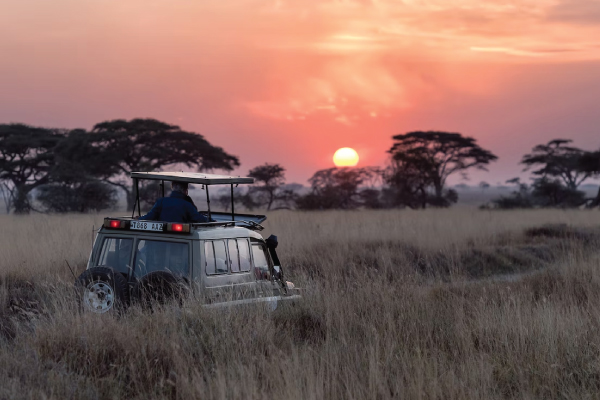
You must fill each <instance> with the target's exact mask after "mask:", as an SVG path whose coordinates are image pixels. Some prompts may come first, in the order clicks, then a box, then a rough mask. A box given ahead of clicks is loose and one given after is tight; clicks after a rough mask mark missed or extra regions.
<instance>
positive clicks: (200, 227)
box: [76, 172, 300, 313]
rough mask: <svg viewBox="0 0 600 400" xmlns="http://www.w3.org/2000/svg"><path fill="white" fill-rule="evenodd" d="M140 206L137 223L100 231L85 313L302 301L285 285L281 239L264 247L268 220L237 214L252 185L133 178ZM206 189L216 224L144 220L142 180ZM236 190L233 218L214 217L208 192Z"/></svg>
mask: <svg viewBox="0 0 600 400" xmlns="http://www.w3.org/2000/svg"><path fill="white" fill-rule="evenodd" d="M131 177H132V178H133V180H134V184H135V187H136V194H137V195H136V201H135V205H134V208H133V212H132V214H131V217H129V216H127V217H117V218H105V219H104V224H103V226H102V227H101V229H100V230H99V231H98V234H97V236H96V239H95V241H94V246H93V248H92V252H91V254H90V258H89V261H88V264H87V269H86V270H85V271H84V272H83V273H82V274H81V275H80V276H79V278H78V279H77V282H76V283H77V285H78V286H79V288H80V289H81V300H82V303H83V306H84V307H85V308H86V309H88V310H91V311H93V312H95V313H105V312H108V311H111V310H117V309H124V308H126V307H127V306H128V305H129V304H130V303H131V302H132V301H136V300H139V301H141V302H143V303H146V302H148V301H151V300H153V299H156V300H159V301H164V300H166V299H167V298H168V297H180V296H193V297H194V298H197V299H198V300H200V301H202V302H203V303H204V304H205V305H206V306H208V307H218V306H224V305H237V304H247V303H266V304H267V306H268V307H269V308H271V309H273V308H274V307H276V306H277V303H278V302H280V301H289V300H296V299H299V298H300V295H299V294H298V290H297V289H296V288H294V285H293V284H292V283H291V282H286V281H285V280H284V277H283V270H282V268H281V264H280V262H279V258H278V257H277V253H276V250H275V248H276V247H277V238H276V237H275V236H270V237H269V238H268V239H267V240H265V239H264V238H263V237H262V236H261V235H260V233H259V232H260V231H262V230H263V227H262V225H260V224H261V223H262V222H263V221H265V220H266V217H265V216H264V215H250V214H236V213H235V211H234V202H233V192H234V191H233V187H234V185H239V184H247V183H253V182H254V179H253V178H245V177H232V176H223V175H213V174H201V173H189V172H132V173H131ZM140 179H149V180H158V181H160V188H161V189H162V195H163V197H164V192H165V188H164V185H165V181H180V182H188V183H193V184H197V185H202V187H203V188H205V189H204V190H205V191H206V199H207V205H208V210H207V211H206V213H205V214H206V216H207V217H208V220H209V221H211V222H206V223H172V222H168V221H142V220H137V219H136V218H134V215H135V211H136V208H137V211H138V216H140V214H141V206H140V199H139V180H140ZM213 185H230V186H231V213H219V212H211V210H210V196H209V187H210V186H213Z"/></svg>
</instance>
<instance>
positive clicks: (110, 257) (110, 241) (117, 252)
mask: <svg viewBox="0 0 600 400" xmlns="http://www.w3.org/2000/svg"><path fill="white" fill-rule="evenodd" d="M132 249H133V239H122V238H106V239H104V242H103V243H102V250H101V251H100V259H99V260H98V266H102V267H111V268H114V269H115V270H116V271H118V272H121V273H124V274H127V273H128V272H129V263H130V260H131V250H132Z"/></svg>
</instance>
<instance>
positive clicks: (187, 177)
mask: <svg viewBox="0 0 600 400" xmlns="http://www.w3.org/2000/svg"><path fill="white" fill-rule="evenodd" d="M131 177H132V178H133V179H148V180H153V181H172V182H173V181H175V182H187V183H196V184H201V185H239V184H249V183H254V178H249V177H243V176H230V175H217V174H204V173H201V172H183V171H181V172H166V171H160V172H132V173H131Z"/></svg>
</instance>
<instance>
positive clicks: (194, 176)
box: [130, 171, 254, 221]
mask: <svg viewBox="0 0 600 400" xmlns="http://www.w3.org/2000/svg"><path fill="white" fill-rule="evenodd" d="M130 176H131V178H132V179H133V182H134V184H135V200H136V201H135V203H134V204H133V210H132V212H131V218H133V216H134V215H135V208H136V207H137V209H138V216H141V215H142V207H141V204H140V188H139V180H140V179H146V180H151V181H161V183H160V187H161V189H162V195H163V197H165V181H171V182H173V181H175V182H187V183H195V184H200V185H204V186H205V188H204V189H205V190H206V203H207V206H208V220H209V221H210V220H211V215H210V196H209V194H208V187H209V186H210V185H230V186H231V220H232V221H235V210H234V201H233V186H234V185H235V186H237V185H239V184H248V183H254V178H249V177H241V176H229V175H217V174H204V173H201V172H183V171H181V172H167V171H159V172H142V171H138V172H131V174H130Z"/></svg>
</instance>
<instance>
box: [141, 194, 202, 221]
mask: <svg viewBox="0 0 600 400" xmlns="http://www.w3.org/2000/svg"><path fill="white" fill-rule="evenodd" d="M188 199H189V200H188ZM140 220H147V221H165V222H184V223H186V222H208V218H206V217H205V216H204V215H202V214H200V213H199V212H198V209H197V208H196V206H195V205H194V203H193V202H192V201H191V199H190V198H189V196H187V195H185V194H184V193H181V192H175V191H173V192H171V195H170V196H169V197H162V198H160V199H158V200H157V201H156V203H155V204H154V207H152V210H150V212H148V214H146V215H143V216H141V217H140Z"/></svg>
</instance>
